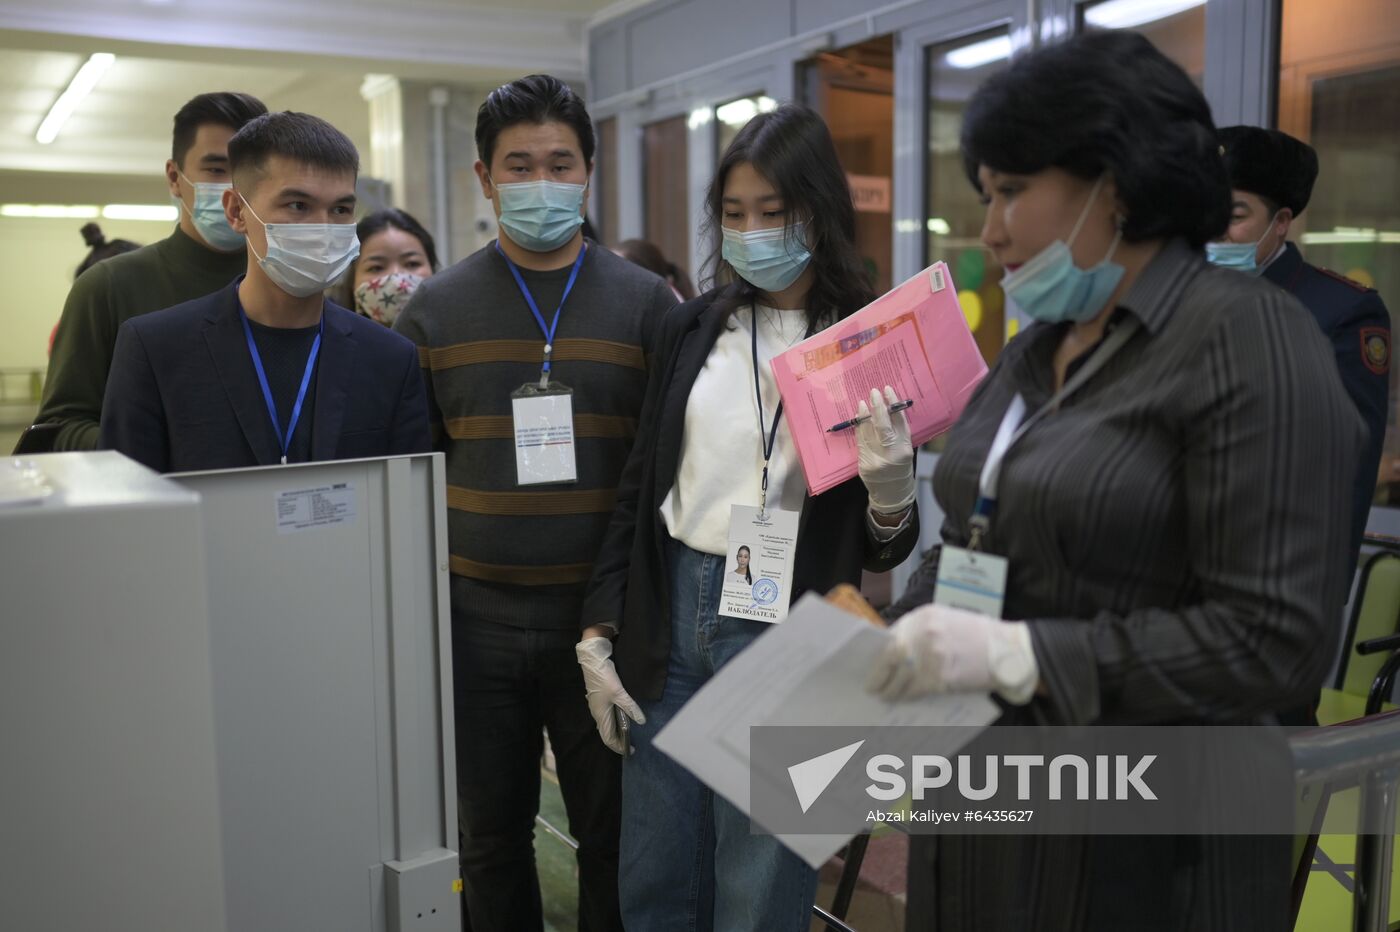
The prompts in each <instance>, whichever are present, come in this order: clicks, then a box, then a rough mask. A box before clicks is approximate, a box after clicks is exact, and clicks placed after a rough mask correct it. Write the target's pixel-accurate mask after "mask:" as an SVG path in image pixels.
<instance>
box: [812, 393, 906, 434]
mask: <svg viewBox="0 0 1400 932" xmlns="http://www.w3.org/2000/svg"><path fill="white" fill-rule="evenodd" d="M912 407H914V402H912V401H896V402H895V403H894V404H892V405H890V413H891V414H893V413H894V412H896V411H903V410H904V409H905V408H912ZM869 419H870V415H868V414H867V415H865V416H864V417H853V418H851V419H850V420H849V421H842V422H841V423H840V424H837V425H836V426H835V427H828V428H827V429H826V432H827V433H828V434H834V433H836V432H837V431H841V430H850V429H851V428H852V427H855V426H856V425H857V424H859V423H860V422H861V421H865V420H869Z"/></svg>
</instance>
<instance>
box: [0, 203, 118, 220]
mask: <svg viewBox="0 0 1400 932" xmlns="http://www.w3.org/2000/svg"><path fill="white" fill-rule="evenodd" d="M98 213H99V212H98V209H97V206H96V205H95V204H0V217H45V218H61V219H69V220H91V219H93V218H95V217H96V216H97V215H98Z"/></svg>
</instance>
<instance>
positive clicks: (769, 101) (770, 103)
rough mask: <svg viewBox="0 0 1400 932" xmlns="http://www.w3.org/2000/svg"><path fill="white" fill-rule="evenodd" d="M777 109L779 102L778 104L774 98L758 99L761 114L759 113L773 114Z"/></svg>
mask: <svg viewBox="0 0 1400 932" xmlns="http://www.w3.org/2000/svg"><path fill="white" fill-rule="evenodd" d="M777 109H778V102H777V101H776V100H774V99H773V98H771V97H760V98H758V112H759V113H772V112H773V111H774V110H777Z"/></svg>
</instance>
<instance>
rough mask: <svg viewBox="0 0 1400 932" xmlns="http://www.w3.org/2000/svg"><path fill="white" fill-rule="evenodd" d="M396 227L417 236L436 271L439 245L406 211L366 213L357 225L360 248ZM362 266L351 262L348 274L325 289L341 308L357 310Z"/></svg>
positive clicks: (395, 208) (393, 209) (384, 210)
mask: <svg viewBox="0 0 1400 932" xmlns="http://www.w3.org/2000/svg"><path fill="white" fill-rule="evenodd" d="M390 227H393V228H394V229H395V230H403V231H404V232H405V233H407V234H408V235H409V236H412V237H414V238H415V239H417V240H418V242H419V243H420V244H421V245H422V247H423V255H424V256H426V257H427V259H428V268H430V269H432V270H433V271H434V272H436V271H437V270H438V257H437V243H435V242H434V241H433V234H431V233H429V232H428V231H427V230H426V229H424V227H423V224H421V223H419V222H418V221H417V220H416V219H414V217H413V215H412V214H410V213H408V212H407V211H403V210H399V209H398V208H397V207H386V208H385V209H383V210H376V211H375V212H374V213H372V214H365V215H364V216H363V217H361V218H360V222H359V223H357V224H355V238H356V239H358V240H359V241H360V246H361V248H363V247H364V245H365V243H367V242H369V238H370V237H371V236H374V235H375V234H376V233H382V232H384V231H385V230H387V229H389V228H390ZM359 264H360V260H359V258H356V259H355V261H354V262H352V263H350V268H348V269H346V270H345V274H344V275H342V276H341V277H340V281H338V282H336V283H335V284H334V285H332V286H331V287H330V288H328V289H327V290H326V294H327V296H328V297H329V298H330V299H331V300H332V301H334V302H335V303H336V304H339V305H340V306H341V307H345V308H349V309H350V310H352V311H353V310H355V268H356V267H357V266H358V265H359Z"/></svg>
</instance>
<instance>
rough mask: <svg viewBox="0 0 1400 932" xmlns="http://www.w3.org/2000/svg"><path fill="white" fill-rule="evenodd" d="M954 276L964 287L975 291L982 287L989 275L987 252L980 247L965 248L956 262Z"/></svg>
mask: <svg viewBox="0 0 1400 932" xmlns="http://www.w3.org/2000/svg"><path fill="white" fill-rule="evenodd" d="M954 265H955V266H956V268H954V269H953V278H954V279H956V280H957V282H958V284H959V285H961V286H962V287H964V288H971V289H972V290H973V291H976V290H978V289H979V288H981V287H982V282H983V280H984V279H986V277H987V254H986V253H985V252H983V251H982V250H980V249H964V250H963V251H962V252H960V253H958V258H957V261H956V262H955V263H954Z"/></svg>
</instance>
